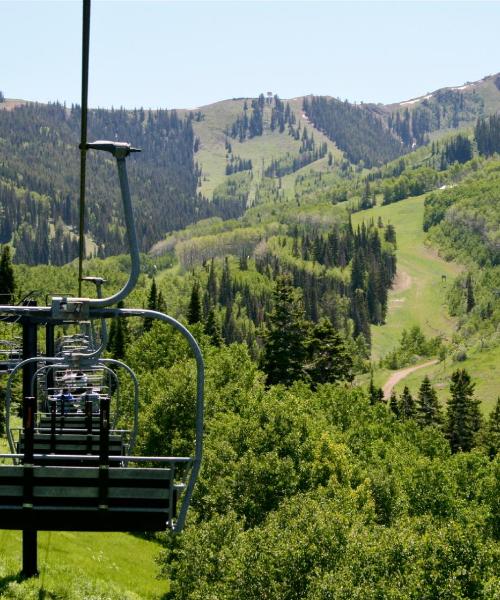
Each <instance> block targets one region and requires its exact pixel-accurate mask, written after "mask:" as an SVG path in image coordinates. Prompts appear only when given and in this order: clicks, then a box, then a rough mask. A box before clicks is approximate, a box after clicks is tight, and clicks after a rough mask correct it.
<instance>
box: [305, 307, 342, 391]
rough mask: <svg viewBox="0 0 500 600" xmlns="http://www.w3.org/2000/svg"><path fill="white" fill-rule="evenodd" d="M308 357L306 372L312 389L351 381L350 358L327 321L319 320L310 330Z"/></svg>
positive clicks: (338, 336) (339, 338)
mask: <svg viewBox="0 0 500 600" xmlns="http://www.w3.org/2000/svg"><path fill="white" fill-rule="evenodd" d="M308 355H309V356H308V364H307V369H306V370H307V373H308V375H309V377H310V380H311V387H312V388H313V389H316V387H317V386H318V385H319V384H320V383H333V382H334V381H340V380H342V379H343V380H345V381H352V380H353V377H354V375H353V373H352V367H353V364H352V358H351V356H350V354H349V352H348V350H347V348H346V346H345V343H344V340H343V339H342V337H341V336H340V334H339V333H338V332H337V331H336V330H335V328H334V327H333V325H332V323H331V321H330V320H329V319H321V320H320V321H319V322H318V323H317V324H316V325H314V327H313V328H312V331H311V335H310V338H309V341H308Z"/></svg>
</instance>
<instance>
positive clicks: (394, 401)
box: [389, 390, 401, 419]
mask: <svg viewBox="0 0 500 600" xmlns="http://www.w3.org/2000/svg"><path fill="white" fill-rule="evenodd" d="M389 408H390V409H391V410H392V412H393V413H394V414H395V415H396V418H397V419H399V417H400V416H401V414H400V412H399V403H398V397H397V395H396V392H395V391H394V390H392V392H391V397H390V399H389Z"/></svg>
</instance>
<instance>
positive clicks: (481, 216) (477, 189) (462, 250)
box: [424, 161, 500, 266]
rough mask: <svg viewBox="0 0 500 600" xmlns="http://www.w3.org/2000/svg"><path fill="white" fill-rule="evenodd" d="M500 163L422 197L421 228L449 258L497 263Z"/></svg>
mask: <svg viewBox="0 0 500 600" xmlns="http://www.w3.org/2000/svg"><path fill="white" fill-rule="evenodd" d="M499 181H500V162H499V161H492V162H490V163H489V164H488V165H486V167H485V168H484V169H483V170H481V171H479V172H477V173H474V174H472V175H470V176H469V177H467V178H466V179H465V180H464V181H462V182H461V183H460V184H458V185H456V186H455V187H452V188H450V189H445V190H442V191H440V192H435V193H432V194H429V196H428V197H427V198H426V200H425V214H424V230H425V231H429V236H430V238H431V239H432V240H433V241H434V242H435V243H437V244H438V245H439V246H440V247H441V249H442V251H443V252H444V253H445V255H446V257H447V258H448V259H451V258H458V259H460V260H462V261H464V262H470V261H473V262H475V263H477V264H479V265H480V266H485V265H496V264H498V263H499V262H500V250H499V246H498V232H499V229H500V205H499V202H500V197H499V195H498V185H499Z"/></svg>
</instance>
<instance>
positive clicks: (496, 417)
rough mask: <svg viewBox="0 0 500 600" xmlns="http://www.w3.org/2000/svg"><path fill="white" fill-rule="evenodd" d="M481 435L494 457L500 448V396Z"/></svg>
mask: <svg viewBox="0 0 500 600" xmlns="http://www.w3.org/2000/svg"><path fill="white" fill-rule="evenodd" d="M481 437H482V439H481V445H482V446H483V447H484V448H485V450H486V452H487V453H488V455H489V456H490V458H494V457H495V456H496V455H497V454H498V452H499V450H500V397H499V398H498V399H497V403H496V406H495V408H494V409H493V410H492V412H491V414H490V417H489V419H488V422H487V424H486V426H485V427H484V430H483V434H482V436H481Z"/></svg>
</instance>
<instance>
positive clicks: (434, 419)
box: [416, 376, 442, 426]
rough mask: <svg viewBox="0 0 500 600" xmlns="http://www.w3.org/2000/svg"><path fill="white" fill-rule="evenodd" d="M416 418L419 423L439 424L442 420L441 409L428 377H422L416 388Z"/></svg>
mask: <svg viewBox="0 0 500 600" xmlns="http://www.w3.org/2000/svg"><path fill="white" fill-rule="evenodd" d="M416 419H417V421H418V423H419V424H420V425H424V426H425V425H439V424H440V423H441V422H442V416H441V410H440V407H439V402H438V398H437V394H436V390H435V389H434V388H433V387H432V385H431V382H430V379H429V378H428V377H427V376H426V377H424V379H423V381H422V384H421V386H420V389H419V390H418V399H417V414H416Z"/></svg>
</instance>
